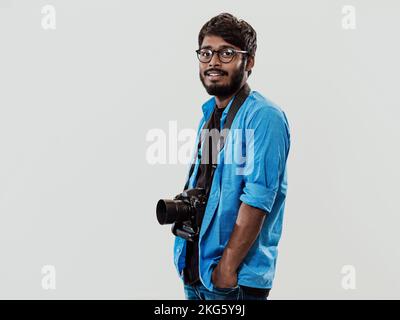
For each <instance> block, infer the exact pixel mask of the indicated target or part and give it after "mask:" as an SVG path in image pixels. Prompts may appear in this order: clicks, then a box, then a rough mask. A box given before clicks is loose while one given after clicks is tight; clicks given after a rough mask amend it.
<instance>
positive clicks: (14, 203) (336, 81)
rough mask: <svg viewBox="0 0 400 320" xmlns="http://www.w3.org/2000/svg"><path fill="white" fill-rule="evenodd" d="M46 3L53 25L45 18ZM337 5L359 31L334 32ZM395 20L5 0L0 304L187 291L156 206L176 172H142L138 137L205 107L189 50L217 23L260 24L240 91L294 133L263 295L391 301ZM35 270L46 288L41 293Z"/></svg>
mask: <svg viewBox="0 0 400 320" xmlns="http://www.w3.org/2000/svg"><path fill="white" fill-rule="evenodd" d="M48 4H50V5H53V6H54V8H55V9H56V29H55V30H44V29H43V28H42V25H41V21H42V18H43V15H42V13H41V9H42V7H43V6H44V5H48ZM345 5H352V6H354V8H355V10H356V29H351V30H347V29H344V28H343V26H342V20H343V17H344V16H345V15H344V14H343V13H342V8H343V6H345ZM399 11H400V5H399V3H398V2H396V1H389V0H385V1H339V0H334V1H333V0H330V1H328V0H325V1H321V0H318V1H317V0H306V1H282V0H280V1H256V0H248V1H232V0H231V1H211V0H202V1H183V0H182V1H177V0H174V1H135V2H134V1H122V0H118V1H116V0H113V1H111V0H108V1H105V0H90V1H89V0H85V1H77V0H73V1H71V0H69V1H61V0H48V1H38V0H36V1H18V0H0V39H1V44H0V58H1V59H0V88H1V89H0V256H1V258H0V298H3V299H11V298H20V299H25V298H34V299H64V298H67V299H87V298H89V299H162V298H163V299H164V298H165V299H183V298H184V295H183V290H182V284H181V282H180V280H179V278H178V275H177V273H176V271H175V269H174V266H173V259H172V253H173V247H172V246H173V236H172V234H171V232H170V227H168V226H160V225H158V223H157V221H156V217H155V205H156V202H157V200H158V199H159V198H169V197H172V196H173V195H175V194H177V193H178V192H180V191H181V189H182V188H183V185H184V182H185V181H184V179H185V176H186V173H187V171H186V170H187V165H186V164H164V165H162V164H159V165H150V164H149V163H148V161H147V160H146V150H147V148H148V147H149V145H150V143H149V142H148V141H146V135H147V133H148V132H149V130H151V129H153V128H160V129H162V130H164V131H165V132H166V134H168V122H169V121H177V124H178V129H179V130H182V129H185V128H189V129H193V130H194V129H196V128H197V125H198V122H199V120H200V117H201V115H202V113H201V104H202V103H203V102H204V101H205V100H207V99H208V98H209V96H208V95H207V93H206V92H205V90H204V88H203V87H202V85H201V83H200V81H199V79H198V61H197V58H196V56H195V53H194V50H195V49H197V36H198V32H199V30H200V28H201V27H202V25H203V24H204V23H205V22H206V21H207V20H209V19H210V18H211V17H213V16H215V15H217V14H219V13H221V12H230V13H232V14H234V15H236V16H237V17H239V18H243V19H245V20H246V21H248V22H249V23H250V24H251V25H252V26H253V27H254V28H255V30H256V31H257V36H258V49H257V54H256V64H255V67H254V69H253V74H252V75H251V77H250V80H249V84H250V87H251V88H252V89H253V90H257V91H259V92H260V93H262V94H263V95H265V96H266V97H268V98H269V99H271V100H272V101H274V102H276V103H277V104H278V105H280V106H281V108H282V109H283V110H284V111H285V113H286V115H287V117H288V120H289V124H290V129H291V142H292V145H291V150H290V156H289V160H288V195H287V202H286V210H285V222H284V229H283V234H282V240H281V243H280V253H279V258H278V264H277V273H276V278H275V282H274V287H273V290H272V291H271V295H270V298H271V299H356V298H361V299H366V298H379V299H380V298H400V295H399V291H400V280H399V277H398V270H399V269H400V251H399V249H398V244H399V242H400V241H399V240H400V236H399V233H398V229H399V226H400V217H399V213H400V205H399V202H398V201H397V200H398V199H397V198H398V190H399V187H398V181H399V178H400V170H399V166H398V163H399V162H400V152H399V138H400V129H399V128H398V119H399V116H400V111H399V107H400V105H399V99H398V89H399V82H400V81H399V71H400V70H399V69H400V68H399V66H400V64H399V60H398V57H399V56H400V52H399V51H400V47H399V44H398V41H397V32H398V30H399V28H400V22H399V21H400V20H399V19H398V17H399ZM167 147H168V146H167ZM44 265H53V266H54V267H55V269H56V289H55V290H45V289H43V287H42V279H43V277H44V275H43V274H42V272H41V270H42V267H43V266H44ZM345 265H351V266H354V268H355V270H356V288H355V289H354V290H345V289H344V288H343V286H342V281H343V277H344V276H345V275H344V274H342V268H343V266H345Z"/></svg>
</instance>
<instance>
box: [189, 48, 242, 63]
mask: <svg viewBox="0 0 400 320" xmlns="http://www.w3.org/2000/svg"><path fill="white" fill-rule="evenodd" d="M227 49H228V50H232V51H233V52H234V55H233V56H232V59H231V60H229V61H227V62H223V61H222V60H221V57H220V56H219V53H220V51H222V50H227ZM201 50H208V51H211V57H210V60H208V61H201V60H200V57H199V54H200V51H201ZM195 52H196V53H197V59H199V61H200V62H201V63H209V62H210V61H211V60H212V58H213V57H214V53H217V56H218V59H219V61H221V63H231V62H232V60H233V59H234V58H235V57H236V55H237V54H238V53H243V54H248V53H249V52H248V51H243V50H236V49H234V48H230V47H228V48H221V49H219V50H214V49H209V48H201V49H197V50H195Z"/></svg>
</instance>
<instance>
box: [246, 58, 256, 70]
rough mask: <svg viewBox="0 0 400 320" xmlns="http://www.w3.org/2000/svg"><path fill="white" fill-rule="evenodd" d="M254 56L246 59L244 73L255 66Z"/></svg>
mask: <svg viewBox="0 0 400 320" xmlns="http://www.w3.org/2000/svg"><path fill="white" fill-rule="evenodd" d="M255 59H256V57H255V56H248V57H247V63H246V71H250V70H251V69H253V67H254V64H255Z"/></svg>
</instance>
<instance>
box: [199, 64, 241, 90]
mask: <svg viewBox="0 0 400 320" xmlns="http://www.w3.org/2000/svg"><path fill="white" fill-rule="evenodd" d="M244 73H245V64H244V62H243V61H242V63H241V64H240V66H239V68H238V69H237V70H235V71H234V72H233V73H232V76H231V80H230V82H229V83H228V84H218V83H212V84H209V85H207V84H206V83H205V77H206V76H205V75H204V74H202V73H201V72H200V80H201V83H202V84H203V86H204V88H205V89H206V91H207V93H208V94H209V95H211V96H217V97H229V96H231V95H233V94H234V93H235V92H236V91H238V90H239V89H240V85H241V84H242V80H243V77H244Z"/></svg>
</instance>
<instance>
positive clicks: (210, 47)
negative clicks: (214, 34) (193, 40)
mask: <svg viewBox="0 0 400 320" xmlns="http://www.w3.org/2000/svg"><path fill="white" fill-rule="evenodd" d="M225 48H231V49H234V48H233V47H232V46H229V45H226V44H224V45H222V46H219V48H218V49H216V50H219V49H225ZM200 49H212V46H203V47H201V48H200Z"/></svg>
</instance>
